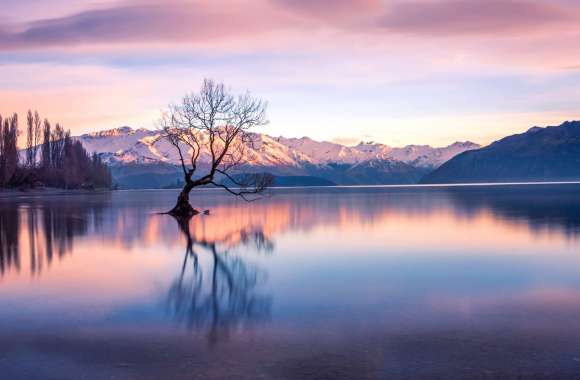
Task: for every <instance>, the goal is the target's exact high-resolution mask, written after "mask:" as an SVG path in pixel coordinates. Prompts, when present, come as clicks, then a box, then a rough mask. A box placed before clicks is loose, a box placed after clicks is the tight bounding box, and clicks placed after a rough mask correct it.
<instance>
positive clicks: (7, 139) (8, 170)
mask: <svg viewBox="0 0 580 380" xmlns="http://www.w3.org/2000/svg"><path fill="white" fill-rule="evenodd" d="M18 121H19V120H18V114H16V113H14V114H13V115H12V116H9V117H5V118H2V115H0V187H2V188H33V187H43V186H49V187H58V188H65V189H94V188H111V184H112V178H111V171H110V169H109V168H108V167H107V165H106V164H104V163H103V162H102V161H101V159H100V157H99V156H98V155H97V154H95V153H93V155H89V154H88V153H87V151H86V150H85V149H84V147H83V146H82V144H81V142H80V141H75V140H74V139H73V138H72V137H71V135H70V131H65V129H64V128H63V127H62V126H61V125H60V124H58V123H56V124H55V125H54V127H53V126H52V125H51V123H50V122H49V121H48V120H47V119H44V120H42V119H41V118H40V116H39V115H38V112H34V113H33V112H32V111H28V113H27V115H26V136H25V137H26V139H25V144H26V145H25V148H24V149H23V150H20V149H19V148H18V137H19V136H20V130H19V127H18Z"/></svg>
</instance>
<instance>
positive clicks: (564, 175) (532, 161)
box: [421, 121, 580, 183]
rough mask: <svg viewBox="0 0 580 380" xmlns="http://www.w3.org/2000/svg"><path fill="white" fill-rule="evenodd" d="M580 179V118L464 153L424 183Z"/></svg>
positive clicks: (536, 128) (430, 175) (428, 175)
mask: <svg viewBox="0 0 580 380" xmlns="http://www.w3.org/2000/svg"><path fill="white" fill-rule="evenodd" d="M578 179H580V121H572V122H565V123H564V124H562V125H560V126H557V127H547V128H539V127H534V128H531V129H530V130H528V131H527V132H525V133H522V134H517V135H513V136H508V137H506V138H503V139H501V140H499V141H496V142H494V143H492V144H491V145H489V146H487V147H484V148H481V149H477V150H471V151H467V152H464V153H461V154H459V155H457V156H455V157H454V158H452V159H451V160H449V161H447V162H446V163H445V164H443V165H442V166H441V167H439V168H438V169H436V170H435V171H433V172H432V173H430V174H427V175H426V176H425V177H423V179H422V181H421V182H422V183H461V182H509V181H514V182H522V181H563V180H567V181H570V180H578Z"/></svg>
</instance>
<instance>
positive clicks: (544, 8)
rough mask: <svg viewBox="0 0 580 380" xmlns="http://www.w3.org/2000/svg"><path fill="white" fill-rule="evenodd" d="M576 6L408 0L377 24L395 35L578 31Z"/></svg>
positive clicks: (521, 0)
mask: <svg viewBox="0 0 580 380" xmlns="http://www.w3.org/2000/svg"><path fill="white" fill-rule="evenodd" d="M579 16H580V14H579V10H578V9H577V7H572V6H570V5H569V4H568V5H566V4H565V3H558V2H557V1H537V0H534V1H530V0H485V1H480V0H436V1H428V0H422V1H419V0H411V1H404V2H403V1H400V2H396V3H394V4H393V5H391V6H390V7H389V8H388V12H387V14H386V15H385V16H384V17H382V19H381V21H380V25H381V26H382V27H384V28H385V29H386V30H388V31H391V32H397V33H410V34H420V35H424V36H434V35H441V34H443V35H448V36H450V35H451V36H459V37H461V36H465V35H466V34H468V35H473V34H481V35H498V34H504V35H505V33H523V32H525V33H529V32H536V31H538V30H542V29H543V28H545V27H550V28H554V27H573V28H576V29H578V24H577V23H578V22H579V21H580V17H579Z"/></svg>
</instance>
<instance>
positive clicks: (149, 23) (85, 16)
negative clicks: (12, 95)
mask: <svg viewBox="0 0 580 380" xmlns="http://www.w3.org/2000/svg"><path fill="white" fill-rule="evenodd" d="M278 21H280V20H277V21H275V20H273V19H272V18H269V17H268V15H266V14H264V12H262V13H261V12H260V11H259V9H257V7H256V5H255V4H254V3H251V2H247V3H241V2H238V3H234V4H230V5H229V6H224V4H221V6H220V4H219V2H215V3H208V2H202V1H187V0H182V1H177V0H176V1H171V2H163V3H161V4H160V3H152V2H143V1H138V2H135V1H133V2H130V3H122V4H121V5H117V6H114V7H110V8H103V9H96V10H88V11H84V12H80V13H76V14H73V15H71V16H67V17H59V18H53V19H48V20H40V21H36V22H32V23H29V24H26V25H21V26H20V27H19V28H18V29H20V31H14V32H8V31H7V30H6V28H4V29H2V28H1V26H0V49H2V48H3V49H11V48H31V47H45V46H63V45H77V44H114V43H123V42H159V41H163V42H195V41H211V39H213V38H218V39H219V38H224V37H235V36H240V35H248V34H250V35H252V34H257V33H260V32H263V31H265V30H273V29H276V28H277V26H278V25H279V22H278Z"/></svg>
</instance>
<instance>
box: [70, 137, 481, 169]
mask: <svg viewBox="0 0 580 380" xmlns="http://www.w3.org/2000/svg"><path fill="white" fill-rule="evenodd" d="M253 137H254V138H253V140H254V143H253V144H252V146H248V148H247V149H246V157H245V162H246V163H247V164H248V165H251V166H258V167H290V168H292V167H295V168H301V167H304V166H305V165H313V166H321V165H322V166H324V165H329V164H348V165H355V164H363V163H367V162H369V161H375V162H376V161H397V162H402V163H405V164H407V165H411V166H413V167H418V168H425V169H433V168H437V167H439V166H440V165H442V164H443V163H444V162H446V161H448V160H449V159H451V158H452V157H454V156H455V155H457V154H459V153H462V152H464V151H466V150H472V149H477V148H479V145H477V144H474V143H471V142H456V143H454V144H452V145H449V146H447V147H443V148H433V147H431V146H428V145H409V146H406V147H403V148H391V147H389V146H387V145H383V144H377V143H372V142H368V143H362V142H361V143H360V144H358V145H356V146H345V145H341V144H337V143H333V142H327V141H316V140H313V139H311V138H308V137H302V138H285V137H272V136H268V135H265V134H255V135H254V136H253ZM78 139H79V140H80V141H81V142H82V144H83V146H84V147H85V149H87V151H89V152H91V153H92V152H96V153H98V154H100V155H101V156H102V157H103V158H104V159H105V160H106V161H107V162H109V163H110V164H112V165H116V164H154V163H167V164H178V163H179V156H178V154H177V152H176V150H175V149H174V148H173V146H171V145H170V144H169V142H167V141H166V140H165V139H163V138H160V133H159V131H154V130H148V129H133V128H130V127H120V128H115V129H110V130H106V131H101V132H94V133H89V134H85V135H82V136H80V137H78ZM208 159H209V154H208V153H207V152H202V154H201V156H200V160H201V162H207V161H208Z"/></svg>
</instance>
